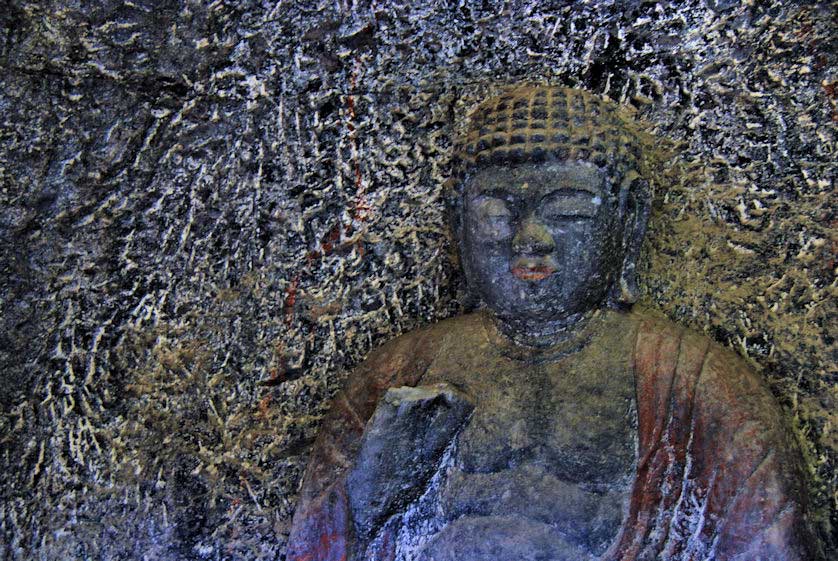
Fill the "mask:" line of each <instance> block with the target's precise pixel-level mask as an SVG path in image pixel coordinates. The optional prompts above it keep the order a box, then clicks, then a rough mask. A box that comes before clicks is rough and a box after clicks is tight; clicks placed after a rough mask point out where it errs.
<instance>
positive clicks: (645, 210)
mask: <svg viewBox="0 0 838 561" xmlns="http://www.w3.org/2000/svg"><path fill="white" fill-rule="evenodd" d="M628 181H629V182H630V183H631V184H630V185H625V186H624V191H623V192H624V193H625V196H624V197H620V198H621V199H623V200H622V201H621V205H620V206H621V211H622V215H623V267H622V270H621V271H620V286H619V292H618V293H617V294H616V295H615V296H616V298H615V300H616V301H617V303H619V304H621V305H624V306H628V305H631V304H634V303H635V302H636V301H637V298H638V297H639V294H638V292H639V291H638V288H637V260H638V258H639V257H640V248H641V246H642V245H643V238H644V236H645V235H646V226H647V225H648V223H649V214H650V212H651V209H652V197H651V193H650V190H649V183H648V182H647V181H646V180H645V179H643V178H641V177H638V176H636V175H635V176H634V177H631V178H628ZM615 292H617V291H615Z"/></svg>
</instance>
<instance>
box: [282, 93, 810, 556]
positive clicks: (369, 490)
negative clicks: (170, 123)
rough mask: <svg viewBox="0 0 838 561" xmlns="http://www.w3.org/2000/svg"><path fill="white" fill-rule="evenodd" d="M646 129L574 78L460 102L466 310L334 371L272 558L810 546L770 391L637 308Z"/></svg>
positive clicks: (684, 552) (790, 442)
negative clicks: (469, 296) (338, 385)
mask: <svg viewBox="0 0 838 561" xmlns="http://www.w3.org/2000/svg"><path fill="white" fill-rule="evenodd" d="M653 142H654V139H653V138H651V137H649V136H648V135H646V134H645V133H643V132H642V131H641V129H640V128H639V126H638V125H637V124H636V123H635V122H634V121H633V120H632V118H631V117H630V116H628V115H627V114H625V113H624V112H623V111H622V110H621V109H620V108H619V106H617V105H616V104H614V103H612V102H610V101H607V100H604V99H601V98H599V97H596V96H593V95H591V94H588V93H586V92H583V91H578V90H572V89H565V88H556V87H547V86H522V87H518V88H515V89H511V90H509V91H507V92H506V93H504V94H503V95H500V96H499V97H496V98H493V99H490V100H487V101H486V102H484V103H483V104H481V105H480V106H479V107H478V108H477V109H476V110H475V112H474V113H473V114H472V116H471V120H470V124H469V126H468V129H467V132H466V135H465V137H464V139H463V141H462V142H461V144H460V147H459V148H458V155H459V158H460V160H461V161H462V163H463V165H462V177H461V181H459V182H458V186H457V188H456V192H455V193H454V195H453V198H454V200H455V204H454V205H453V207H454V224H455V226H454V229H455V234H456V236H457V238H458V241H459V244H460V252H461V258H462V263H463V267H464V270H465V273H466V278H467V280H468V283H469V286H470V289H471V290H473V291H474V292H475V294H476V296H478V297H479V299H480V301H481V302H482V304H483V306H482V309H481V311H478V312H476V313H472V314H469V315H465V316H461V317H456V318H452V319H449V320H446V321H442V322H439V323H437V324H435V325H431V326H428V327H426V328H423V329H420V330H417V331H414V332H411V333H408V334H406V335H403V336H401V337H399V338H397V339H395V340H393V341H390V342H389V343H387V344H385V345H384V346H382V347H380V348H379V349H377V350H375V351H373V352H371V353H370V355H369V357H368V358H367V360H366V361H365V362H364V363H362V364H361V365H360V366H359V367H357V368H356V369H355V371H354V372H353V373H352V374H351V375H350V377H349V379H348V385H347V386H346V388H345V389H344V390H343V391H342V392H341V393H340V394H339V395H338V396H337V397H336V398H335V400H334V403H333V405H332V409H331V412H330V414H329V415H328V417H327V418H326V419H325V421H324V424H323V427H322V432H321V434H320V436H319V438H318V440H317V442H316V444H315V446H314V449H313V452H312V456H311V459H310V463H309V465H308V469H307V471H306V474H305V477H304V481H303V485H302V489H301V494H300V499H299V506H298V508H297V511H296V514H295V517H294V523H293V527H292V532H291V536H290V542H289V550H288V551H289V556H288V559H290V560H293V561H338V560H347V559H351V560H382V561H383V560H387V561H395V560H399V561H408V560H415V561H517V560H527V561H535V560H539V561H560V560H574V561H577V560H594V559H602V560H627V561H628V560H651V559H667V560H668V559H677V560H685V561H686V560H699V559H701V560H704V559H716V560H728V559H730V560H734V559H736V560H757V559H763V560H768V559H771V560H792V559H794V560H804V559H813V558H815V555H816V551H815V547H814V545H813V543H814V542H813V541H812V540H811V538H810V537H809V535H810V534H809V529H808V522H807V520H806V504H805V496H806V493H805V485H804V481H805V480H804V478H803V477H802V475H801V474H802V469H801V463H802V462H801V458H800V454H799V451H798V449H797V447H796V442H795V440H794V438H793V436H792V435H791V433H790V431H789V429H788V427H787V425H786V424H785V422H784V419H783V418H782V415H781V412H780V410H779V407H778V405H777V404H776V403H775V401H774V400H773V398H772V396H771V394H770V392H769V391H768V389H767V388H766V386H765V384H764V383H763V382H762V381H761V380H760V379H759V378H758V377H757V376H756V375H755V374H754V372H753V371H752V370H751V369H750V368H749V367H748V366H747V365H746V363H745V362H744V361H743V360H741V359H740V358H739V357H738V356H736V355H735V354H734V353H732V352H731V351H729V350H727V349H724V348H722V347H720V346H719V345H717V344H715V343H713V342H711V341H709V340H708V339H707V338H706V337H704V336H702V335H699V334H697V333H694V332H691V331H689V330H686V329H683V328H681V327H679V326H678V325H676V324H673V323H671V322H670V321H668V320H666V319H662V318H661V317H660V316H658V315H655V314H653V313H651V312H647V311H639V310H632V304H633V302H634V301H635V299H636V292H637V289H636V282H635V263H636V261H637V258H638V253H639V251H640V246H641V242H642V240H643V235H644V232H645V229H646V223H647V220H648V216H649V208H650V201H651V192H650V191H651V186H652V185H653V184H654V178H653V177H652V175H653V173H654V169H653V168H654V166H652V165H651V164H650V160H649V159H648V154H649V152H650V150H649V147H650V146H651V145H652V143H653Z"/></svg>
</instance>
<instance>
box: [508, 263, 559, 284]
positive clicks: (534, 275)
mask: <svg viewBox="0 0 838 561" xmlns="http://www.w3.org/2000/svg"><path fill="white" fill-rule="evenodd" d="M555 272H556V269H554V268H553V267H548V266H546V265H539V266H537V267H513V268H512V274H513V275H515V276H516V277H517V278H519V279H521V280H526V281H540V280H544V279H546V278H547V277H549V276H550V275H552V274H553V273H555Z"/></svg>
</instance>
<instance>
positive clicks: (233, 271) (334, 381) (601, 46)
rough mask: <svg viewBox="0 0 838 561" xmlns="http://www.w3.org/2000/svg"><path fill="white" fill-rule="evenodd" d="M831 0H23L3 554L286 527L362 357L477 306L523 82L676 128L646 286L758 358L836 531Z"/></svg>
mask: <svg viewBox="0 0 838 561" xmlns="http://www.w3.org/2000/svg"><path fill="white" fill-rule="evenodd" d="M836 12H838V10H836V5H835V4H834V3H829V2H824V3H820V4H819V5H807V4H806V3H802V2H801V3H797V2H771V1H760V0H753V1H749V2H743V3H739V2H733V1H726V0H718V1H717V0H703V1H699V0H694V1H686V2H643V1H631V2H617V1H613V2H609V1H603V2H570V1H565V2H527V1H515V0H512V1H506V2H496V1H466V0H463V1H460V2H431V1H426V2H407V1H404V2H401V1H399V2H395V1H383V0H382V1H375V2H370V1H357V2H356V1H350V0H329V1H322V2H311V1H309V2H287V1H282V0H264V1H261V2H260V1H257V0H252V1H242V2H232V1H226V0H214V1H209V0H206V1H184V2H173V1H165V0H160V1H152V0H136V1H135V2H132V3H123V2H116V1H110V0H99V1H95V2H87V1H70V0H58V1H53V2H49V1H44V2H26V1H20V0H11V3H8V0H7V3H5V5H4V7H3V8H2V9H0V27H2V29H0V66H2V75H0V120H2V126H0V201H2V202H1V203H0V204H2V214H0V249H2V251H0V298H2V315H0V318H1V319H0V322H1V323H0V403H2V417H0V534H2V545H0V558H5V559H35V558H39V559H48V560H53V559H55V560H57V559H62V560H64V559H165V560H180V559H184V560H185V559H283V558H284V544H285V540H286V536H287V532H288V527H289V522H290V519H291V516H292V514H293V511H294V504H295V496H296V490H297V484H298V481H299V478H300V475H301V471H302V469H303V467H304V465H305V463H306V460H307V451H308V449H309V445H310V444H311V442H312V439H313V438H314V436H315V435H316V432H317V428H318V422H319V419H320V418H321V416H322V414H323V413H324V408H325V407H326V405H327V400H328V398H329V397H330V396H331V395H332V394H333V393H334V392H335V391H336V390H337V388H338V387H339V386H340V384H341V383H342V381H343V380H344V379H345V376H346V374H345V372H346V371H347V369H348V368H350V367H351V366H352V365H353V364H355V363H357V362H358V361H359V360H360V359H361V358H363V356H364V355H365V353H367V352H368V350H369V349H370V348H371V347H373V346H374V345H376V344H378V343H380V342H381V341H383V340H385V339H388V338H391V337H393V336H395V335H396V334H399V333H401V332H404V331H406V330H409V329H411V328H413V327H415V326H418V325H421V324H423V323H427V322H430V321H434V320H438V319H441V318H444V317H447V316H450V315H453V314H456V313H458V312H459V311H460V310H461V308H462V306H463V300H464V299H463V290H462V285H461V278H460V275H459V273H458V272H457V265H456V257H455V251H454V247H453V245H452V243H451V240H450V238H449V234H448V230H447V226H446V220H445V209H444V204H443V199H444V189H445V182H446V180H448V179H449V178H450V174H451V162H450V159H451V146H452V140H453V139H454V138H455V134H456V132H457V130H458V127H459V126H461V124H462V121H463V118H464V116H465V115H466V114H467V112H468V110H469V108H470V107H473V106H474V104H475V103H477V102H478V101H480V100H481V99H483V98H484V97H485V96H486V95H488V94H490V93H492V92H494V91H496V89H497V88H498V87H499V86H500V85H503V84H508V83H511V82H516V81H522V80H535V81H549V82H552V83H556V84H563V85H569V86H577V87H583V88H586V89H588V90H591V91H594V92H597V93H605V94H607V95H608V96H610V97H611V98H613V99H615V100H618V101H619V102H621V103H623V104H625V105H628V106H633V107H635V108H636V109H637V112H638V115H639V116H641V117H643V118H644V119H646V120H647V121H648V122H650V123H652V124H653V125H654V126H655V128H656V130H657V132H658V133H659V134H660V135H662V136H666V137H668V138H670V139H672V140H674V141H677V142H680V143H681V146H682V147H681V154H682V159H683V162H685V163H687V164H690V169H692V170H693V175H692V176H691V178H690V180H689V181H686V182H685V184H684V185H683V186H680V185H676V186H673V187H672V188H671V189H670V190H669V191H667V192H666V193H659V196H658V200H657V203H656V211H655V215H654V217H653V224H652V227H651V232H650V236H649V241H648V243H647V246H646V257H645V260H644V264H643V277H644V290H645V298H646V303H647V304H650V305H653V306H656V307H657V308H659V309H660V310H661V311H662V312H664V313H665V314H667V315H668V316H670V317H671V318H673V319H676V320H677V321H680V322H682V323H685V324H688V325H690V326H692V327H693V328H695V329H697V330H702V331H704V332H706V333H708V334H709V335H710V336H712V337H714V338H715V339H717V340H719V341H721V342H723V343H725V344H727V345H729V346H731V347H733V348H734V349H736V350H737V351H738V352H739V353H740V354H742V355H744V356H746V357H748V358H749V359H751V360H752V362H753V363H754V365H755V366H757V367H758V368H759V369H760V371H761V374H762V375H763V376H764V377H765V379H766V380H767V381H768V382H769V383H770V385H771V387H772V389H773V391H774V393H775V394H776V395H777V397H778V399H779V400H780V401H781V403H782V404H783V405H784V407H785V408H786V409H787V411H788V412H789V416H790V417H791V418H792V420H793V422H794V423H795V425H796V427H797V430H798V433H799V435H800V437H801V441H802V442H803V444H804V446H805V449H806V453H807V462H808V464H809V466H810V467H811V480H812V487H813V489H814V496H815V501H816V507H817V513H818V515H819V517H820V527H821V529H822V532H823V538H824V539H825V540H827V541H830V540H831V543H832V544H833V545H834V540H835V536H836V533H835V530H834V528H835V526H836V524H838V479H836V478H838V475H836V473H837V472H836V468H838V433H836V429H835V426H836V423H838V416H837V415H836V413H835V412H836V410H838V372H836V345H835V340H834V337H835V335H836V333H838V329H836V327H837V326H836V305H835V296H836V281H835V272H836V261H835V255H836V249H838V235H836V214H835V213H836V198H835V195H834V194H833V190H834V188H835V179H836V177H835V176H836V167H835V163H834V162H835V158H836V121H838V108H837V107H836V92H838V71H836V53H838V44H836V43H838V41H836V32H835V27H834V24H835V18H836ZM696 170H698V171H696Z"/></svg>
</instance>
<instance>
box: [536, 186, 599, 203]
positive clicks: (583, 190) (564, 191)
mask: <svg viewBox="0 0 838 561" xmlns="http://www.w3.org/2000/svg"><path fill="white" fill-rule="evenodd" d="M554 195H557V196H560V197H567V196H574V195H582V196H585V197H590V196H591V195H593V196H594V197H601V196H602V193H601V192H600V191H599V190H598V189H593V188H591V187H584V186H581V185H580V186H576V187H562V186H559V187H557V188H555V189H553V190H552V191H548V192H547V193H545V194H544V196H543V197H541V200H542V201H543V200H545V199H549V198H550V197H552V196H554Z"/></svg>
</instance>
